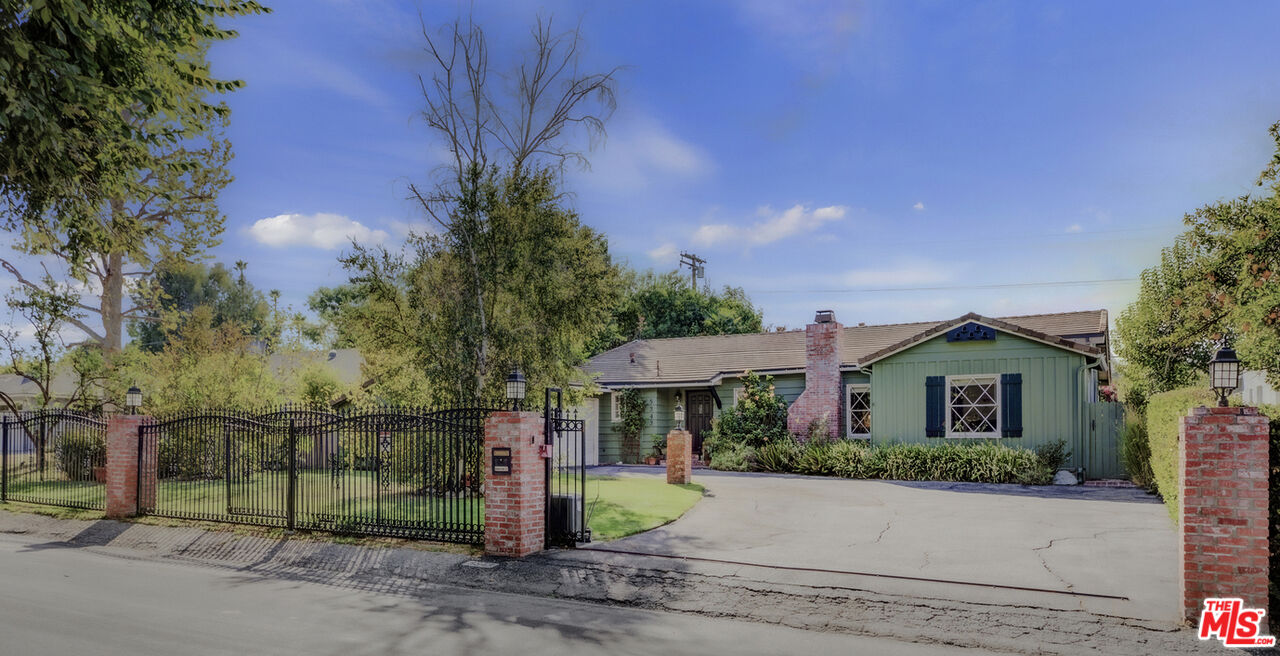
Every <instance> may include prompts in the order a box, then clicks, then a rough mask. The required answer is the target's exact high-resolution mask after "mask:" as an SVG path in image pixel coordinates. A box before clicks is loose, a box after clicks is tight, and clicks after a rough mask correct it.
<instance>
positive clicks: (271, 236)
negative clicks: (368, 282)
mask: <svg viewBox="0 0 1280 656" xmlns="http://www.w3.org/2000/svg"><path fill="white" fill-rule="evenodd" d="M249 235H250V236H251V237H253V239H254V240H255V241H257V242H258V243H259V244H264V245H266V246H273V247H276V248H280V247H284V246H311V247H313V248H323V249H325V250H332V249H335V248H338V247H340V246H345V245H347V244H349V243H351V241H352V240H355V241H357V242H360V243H370V244H377V243H381V242H383V241H386V239H387V237H388V236H389V235H387V232H386V231H385V230H375V229H372V228H370V227H368V226H366V225H364V224H363V223H360V222H359V221H355V220H353V219H350V218H347V217H345V216H343V215H341V214H326V213H323V212H321V213H318V214H280V215H278V216H272V217H268V218H265V219H258V220H257V221H255V222H254V223H253V225H252V226H250V227H249Z"/></svg>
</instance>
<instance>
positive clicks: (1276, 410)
mask: <svg viewBox="0 0 1280 656" xmlns="http://www.w3.org/2000/svg"><path fill="white" fill-rule="evenodd" d="M1258 411H1259V412H1261V413H1262V414H1264V415H1266V416H1267V417H1269V418H1270V419H1271V487H1270V490H1271V534H1270V544H1271V616H1272V617H1276V616H1277V615H1276V614H1277V613H1280V576H1277V573H1278V572H1280V405H1271V406H1263V407H1261V408H1258Z"/></svg>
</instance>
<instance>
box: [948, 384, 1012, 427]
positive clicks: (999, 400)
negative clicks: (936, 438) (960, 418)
mask: <svg viewBox="0 0 1280 656" xmlns="http://www.w3.org/2000/svg"><path fill="white" fill-rule="evenodd" d="M953 379H954V380H965V381H972V380H989V381H990V382H993V383H995V390H996V429H995V430H994V431H992V432H989V433H956V432H952V430H951V381H952V380H953ZM946 395H947V396H946V401H947V414H946V417H945V421H946V428H947V437H949V438H953V439H958V440H989V439H1000V435H1001V433H1000V429H1001V426H1000V416H1001V415H1002V414H1004V413H1003V412H1002V410H1003V409H1004V407H1003V404H1004V399H1002V398H1000V374H957V375H955V376H947V388H946Z"/></svg>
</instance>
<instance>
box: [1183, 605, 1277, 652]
mask: <svg viewBox="0 0 1280 656" xmlns="http://www.w3.org/2000/svg"><path fill="white" fill-rule="evenodd" d="M1266 614H1267V611H1265V610H1263V609H1261V608H1245V607H1244V600H1242V599H1232V598H1217V599H1205V600H1204V611H1203V612H1202V613H1201V614H1200V639H1201V640H1208V639H1210V638H1217V639H1219V640H1221V641H1222V644H1223V645H1226V646H1227V647H1243V648H1246V649H1248V648H1250V647H1274V646H1275V645H1276V639H1275V636H1264V635H1258V634H1259V633H1260V632H1261V626H1262V616H1263V615H1266Z"/></svg>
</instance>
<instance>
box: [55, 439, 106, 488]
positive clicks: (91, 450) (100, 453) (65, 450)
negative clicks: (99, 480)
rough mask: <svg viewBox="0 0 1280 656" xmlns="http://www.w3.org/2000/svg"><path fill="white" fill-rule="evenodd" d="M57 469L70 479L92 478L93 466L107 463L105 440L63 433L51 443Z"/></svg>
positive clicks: (88, 479) (84, 479)
mask: <svg viewBox="0 0 1280 656" xmlns="http://www.w3.org/2000/svg"><path fill="white" fill-rule="evenodd" d="M53 454H54V458H55V459H56V461H57V463H58V469H59V470H60V471H62V473H63V474H64V475H65V476H66V477H67V480H71V481H91V480H93V468H94V467H101V466H103V465H105V464H106V463H107V442H106V440H105V439H104V438H101V437H94V436H89V435H63V436H61V437H60V438H59V439H57V440H55V441H54V443H53Z"/></svg>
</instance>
